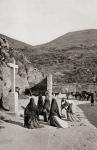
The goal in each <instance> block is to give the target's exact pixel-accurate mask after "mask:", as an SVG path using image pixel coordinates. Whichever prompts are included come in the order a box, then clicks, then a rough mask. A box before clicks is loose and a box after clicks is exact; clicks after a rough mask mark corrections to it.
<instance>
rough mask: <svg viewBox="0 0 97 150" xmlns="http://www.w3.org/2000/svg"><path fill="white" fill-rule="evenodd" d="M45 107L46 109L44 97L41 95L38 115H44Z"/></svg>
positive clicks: (38, 103)
mask: <svg viewBox="0 0 97 150" xmlns="http://www.w3.org/2000/svg"><path fill="white" fill-rule="evenodd" d="M43 107H44V102H43V97H42V95H39V97H38V102H37V108H38V115H43Z"/></svg>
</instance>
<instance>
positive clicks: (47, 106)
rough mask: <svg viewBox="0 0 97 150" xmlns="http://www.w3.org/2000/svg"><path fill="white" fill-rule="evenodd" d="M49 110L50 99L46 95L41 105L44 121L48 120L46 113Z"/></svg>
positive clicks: (47, 113)
mask: <svg viewBox="0 0 97 150" xmlns="http://www.w3.org/2000/svg"><path fill="white" fill-rule="evenodd" d="M49 112H50V100H49V98H48V97H46V98H45V102H44V106H43V113H42V114H43V116H44V121H45V122H48V115H49Z"/></svg>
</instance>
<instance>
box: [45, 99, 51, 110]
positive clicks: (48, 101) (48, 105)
mask: <svg viewBox="0 0 97 150" xmlns="http://www.w3.org/2000/svg"><path fill="white" fill-rule="evenodd" d="M44 109H46V110H47V111H48V112H49V111H50V100H49V98H47V97H46V98H45V102H44Z"/></svg>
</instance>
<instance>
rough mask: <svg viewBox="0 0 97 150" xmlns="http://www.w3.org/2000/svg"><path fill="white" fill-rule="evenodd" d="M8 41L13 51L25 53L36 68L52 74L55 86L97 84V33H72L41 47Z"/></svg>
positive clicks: (12, 40) (90, 30)
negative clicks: (84, 83)
mask: <svg viewBox="0 0 97 150" xmlns="http://www.w3.org/2000/svg"><path fill="white" fill-rule="evenodd" d="M6 38H7V40H8V41H9V45H10V47H13V48H14V49H16V51H17V52H22V53H23V54H24V56H26V58H27V59H28V60H29V61H30V62H31V63H32V65H33V67H35V68H38V70H40V71H41V72H43V73H44V74H47V73H49V72H51V73H52V74H53V82H54V83H55V84H64V83H78V82H79V83H83V82H91V83H92V82H96V78H97V30H96V29H89V30H82V31H76V32H70V33H67V34H65V35H63V36H61V37H59V38H57V39H55V40H53V41H51V42H49V43H47V44H42V45H38V46H31V45H28V44H25V43H22V42H19V41H16V40H14V39H11V38H9V37H6ZM17 59H18V58H17Z"/></svg>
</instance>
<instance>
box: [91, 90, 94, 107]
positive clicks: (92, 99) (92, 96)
mask: <svg viewBox="0 0 97 150" xmlns="http://www.w3.org/2000/svg"><path fill="white" fill-rule="evenodd" d="M91 106H94V93H91Z"/></svg>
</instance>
